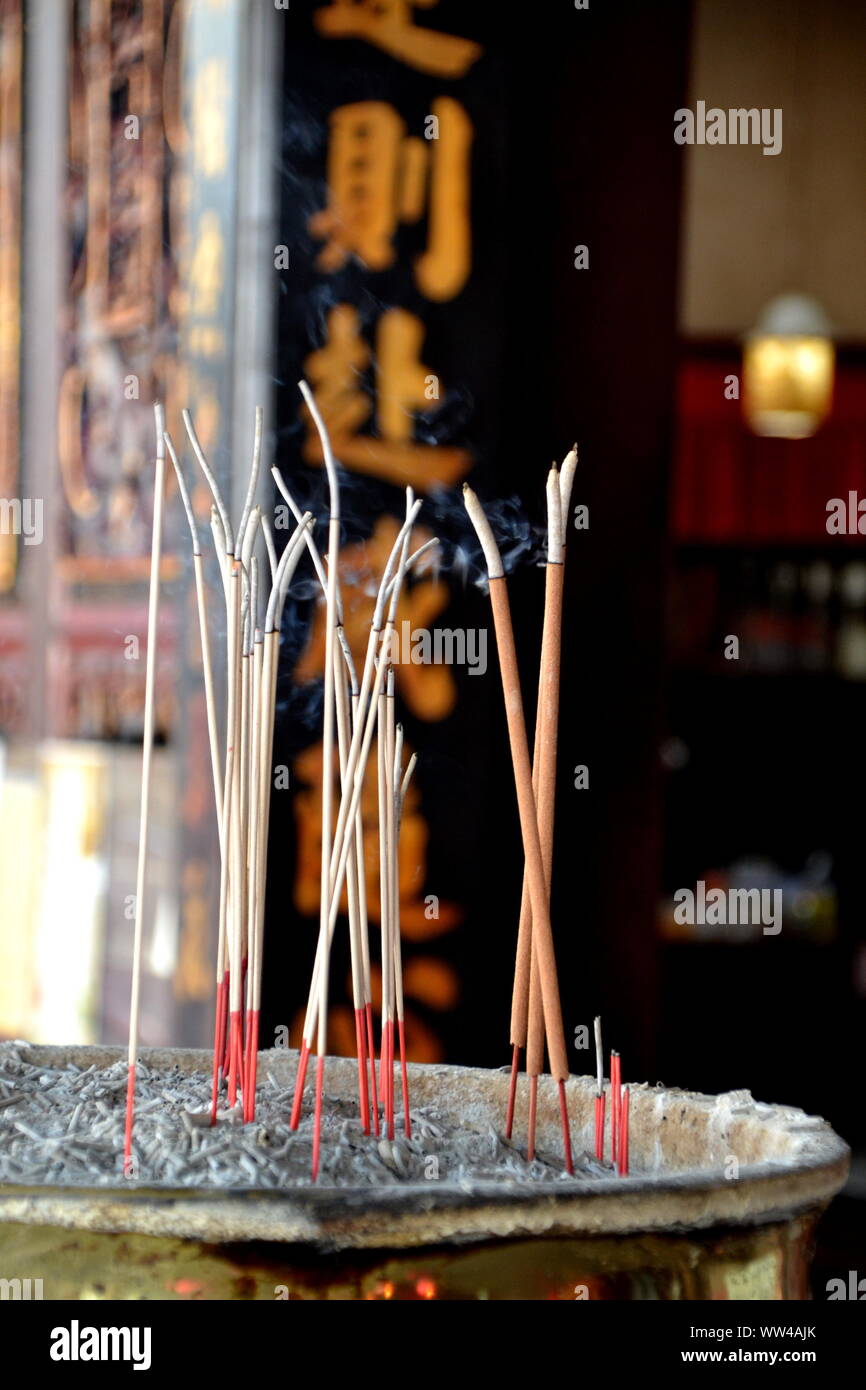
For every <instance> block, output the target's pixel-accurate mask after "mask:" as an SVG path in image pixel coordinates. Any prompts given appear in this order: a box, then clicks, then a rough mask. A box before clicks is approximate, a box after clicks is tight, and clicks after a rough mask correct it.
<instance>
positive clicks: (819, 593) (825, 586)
mask: <svg viewBox="0 0 866 1390" xmlns="http://www.w3.org/2000/svg"><path fill="white" fill-rule="evenodd" d="M800 589H801V592H802V593H803V595H804V597H805V612H804V614H803V620H802V641H801V646H800V666H801V668H802V670H804V671H815V672H820V671H826V670H828V668H829V667H830V665H831V664H832V659H833V633H832V623H831V616H830V600H831V598H832V594H833V569H832V566H831V565H829V564H828V562H827V561H826V560H814V561H813V562H812V564H811V565H806V566H805V567H804V568H803V569H802V570H801V572H800Z"/></svg>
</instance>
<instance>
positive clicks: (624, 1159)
mask: <svg viewBox="0 0 866 1390" xmlns="http://www.w3.org/2000/svg"><path fill="white" fill-rule="evenodd" d="M629 1095H630V1092H629V1088H628V1086H624V1087H623V1089H622V1096H621V1097H620V1107H619V1159H618V1163H617V1167H618V1169H619V1176H620V1177H621V1178H627V1177H628V1105H629Z"/></svg>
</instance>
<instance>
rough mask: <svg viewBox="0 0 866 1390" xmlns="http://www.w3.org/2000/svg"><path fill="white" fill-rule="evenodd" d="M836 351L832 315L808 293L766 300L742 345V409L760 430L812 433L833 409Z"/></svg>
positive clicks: (779, 434) (790, 435) (794, 435)
mask: <svg viewBox="0 0 866 1390" xmlns="http://www.w3.org/2000/svg"><path fill="white" fill-rule="evenodd" d="M834 367H835V351H834V347H833V340H832V337H831V328H830V324H829V321H828V319H827V317H826V315H825V314H824V312H823V310H822V309H821V307H820V305H819V304H816V303H815V301H814V300H812V299H809V298H808V297H807V296H806V295H798V294H786V295H781V296H780V297H779V298H778V299H774V300H773V301H772V303H771V304H769V305H768V306H767V308H766V309H765V310H764V313H763V314H762V315H761V318H760V320H759V322H758V324H757V326H756V327H755V328H754V329H753V331H752V332H751V333H750V334H749V335H748V337H747V338H746V342H745V346H744V350H743V410H744V414H745V417H746V421H747V423H748V425H749V427H750V429H752V430H753V431H754V433H755V434H759V435H764V436H770V437H775V438H778V439H807V438H808V437H809V436H810V435H812V434H814V433H815V431H816V430H817V428H818V426H819V425H820V424H821V422H822V420H824V419H825V418H826V416H827V415H828V414H829V411H830V405H831V402H832V398H833V375H834Z"/></svg>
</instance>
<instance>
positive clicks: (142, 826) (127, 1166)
mask: <svg viewBox="0 0 866 1390" xmlns="http://www.w3.org/2000/svg"><path fill="white" fill-rule="evenodd" d="M154 417H155V420H156V468H155V473H154V483H153V526H152V531H151V542H150V590H149V595H148V603H147V658H146V664H145V677H144V738H143V743H142V752H141V806H140V815H139V822H138V870H137V874H136V881H135V923H134V935H133V946H132V993H131V998H130V1003H129V1050H128V1054H127V1081H126V1125H125V1128H124V1137H123V1173H124V1177H128V1178H131V1177H133V1176H134V1173H133V1164H132V1126H133V1114H134V1109H135V1064H136V1055H137V1052H138V1020H139V1010H140V1000H141V945H142V934H143V924H144V880H145V870H146V868H147V830H148V813H149V809H150V770H151V765H152V761H153V722H154V721H153V714H154V691H155V685H156V646H157V625H158V621H159V563H160V558H161V555H162V512H163V500H164V494H165V419H164V416H163V410H162V406H161V405H160V404H159V403H157V404H156V405H155V406H154Z"/></svg>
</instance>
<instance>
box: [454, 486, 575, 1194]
mask: <svg viewBox="0 0 866 1390" xmlns="http://www.w3.org/2000/svg"><path fill="white" fill-rule="evenodd" d="M463 495H464V501H465V504H466V510H467V512H468V514H469V517H470V520H471V521H472V524H473V526H474V527H475V530H476V533H477V535H478V538H479V541H480V543H481V548H482V551H483V553H484V557H485V561H486V564H487V572H488V579H489V587H490V602H491V606H492V609H493V624H494V629H495V633H496V645H497V649H498V651H499V666H500V674H501V678H502V690H503V696H504V700H505V712H506V719H507V723H508V737H509V742H510V745H511V758H512V763H513V766H514V783H515V790H516V792H517V805H518V811H519V815H520V829H521V836H522V839H523V852H524V856H525V858H526V861H527V869H528V874H529V896H530V903H531V907H532V933H533V943H534V944H533V950H536V951H537V954H538V965H539V971H540V975H541V993H542V998H543V1002H544V1019H545V1027H546V1033H547V1050H548V1055H549V1057H550V1070H551V1073H552V1075H553V1077H554V1078H555V1080H556V1081H557V1082H558V1083H559V1086H560V1095H561V1097H563V1096H564V1086H565V1081H566V1078H567V1077H568V1057H567V1053H566V1048H565V1035H564V1033H563V1027H562V1008H561V1005H560V1000H559V983H558V979H557V973H556V957H555V954H554V949H553V934H552V931H551V926H550V910H549V906H548V901H547V897H548V895H547V884H546V881H545V873H544V859H543V856H542V850H541V840H540V838H539V832H538V820H537V817H536V806H535V797H534V795H533V791H532V765H531V763H530V759H529V745H528V743H527V738H526V723H525V720H524V714H523V698H522V695H521V690H520V674H519V671H518V667H517V652H516V648H515V644H514V630H513V627H512V623H511V609H510V606H509V603H508V591H507V587H506V583H505V572H504V569H503V567H502V559H501V556H500V554H499V548H498V546H497V544H496V541H495V539H494V536H493V532H492V531H491V529H490V525H489V523H488V521H487V518H486V516H485V515H484V511H483V509H482V507H481V504H480V502H479V501H478V498H477V497H476V496H475V494H474V492H473V491H472V489H471V488H469V487H468V486H467V485H464V491H463ZM562 1126H563V1139H564V1143H565V1160H566V1166H567V1167H569V1169H570V1166H571V1141H570V1134H569V1125H568V1116H567V1113H566V1112H565V1110H564V1109H562Z"/></svg>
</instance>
